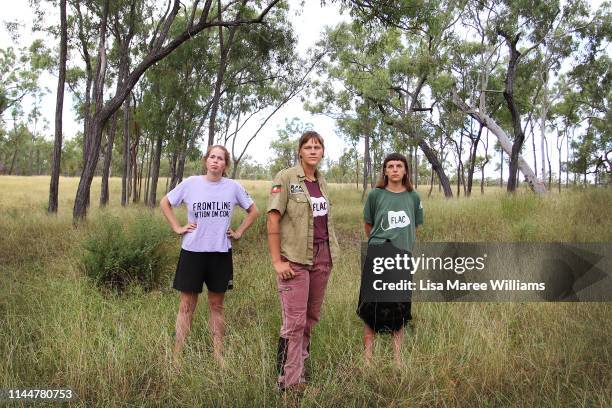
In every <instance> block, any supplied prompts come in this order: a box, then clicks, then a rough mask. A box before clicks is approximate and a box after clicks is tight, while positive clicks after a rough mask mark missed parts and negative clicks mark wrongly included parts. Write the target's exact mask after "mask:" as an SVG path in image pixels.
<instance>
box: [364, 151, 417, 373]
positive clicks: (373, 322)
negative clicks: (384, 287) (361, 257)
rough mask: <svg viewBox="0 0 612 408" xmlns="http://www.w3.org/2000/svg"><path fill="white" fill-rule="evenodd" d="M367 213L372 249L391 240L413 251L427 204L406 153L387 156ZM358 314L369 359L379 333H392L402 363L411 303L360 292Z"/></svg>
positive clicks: (365, 214) (371, 194)
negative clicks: (364, 296)
mask: <svg viewBox="0 0 612 408" xmlns="http://www.w3.org/2000/svg"><path fill="white" fill-rule="evenodd" d="M363 214H364V228H365V233H366V236H367V237H368V247H369V248H372V247H373V246H375V245H383V244H385V243H390V244H391V245H393V247H394V248H395V249H397V250H399V251H405V252H407V253H408V254H411V252H412V248H413V246H414V242H415V240H416V228H417V227H418V226H419V225H421V224H422V223H423V207H422V205H421V199H420V197H419V195H418V193H417V192H416V191H414V189H413V187H412V183H411V182H410V175H409V173H408V163H407V160H406V158H405V157H404V156H403V155H401V154H399V153H391V154H389V155H388V156H387V157H385V160H384V162H383V166H382V174H381V178H380V180H379V181H378V183H377V185H376V188H375V189H374V190H372V191H371V192H370V194H369V195H368V199H367V201H366V203H365V206H364V210H363ZM368 252H370V251H368ZM362 290H363V287H362ZM357 314H358V315H359V317H360V318H361V319H362V320H363V321H364V323H365V324H364V338H363V343H364V349H365V350H364V357H365V360H366V362H369V361H370V360H371V358H372V351H373V348H374V338H375V335H376V333H385V332H387V333H388V332H390V333H392V335H393V350H394V355H395V361H396V363H398V364H399V363H400V359H401V355H400V351H401V344H402V340H403V336H404V331H403V328H404V325H405V324H406V323H407V322H408V321H410V320H411V319H412V315H411V302H409V301H407V302H366V301H363V300H362V293H360V296H359V305H358V307H357Z"/></svg>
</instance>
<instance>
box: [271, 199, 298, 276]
mask: <svg viewBox="0 0 612 408" xmlns="http://www.w3.org/2000/svg"><path fill="white" fill-rule="evenodd" d="M280 219H281V215H280V213H279V212H278V211H275V210H272V211H269V212H268V219H267V222H266V226H267V229H268V249H269V250H270V257H271V258H272V265H273V266H274V270H275V271H276V275H277V276H278V277H279V278H280V279H291V278H293V277H294V276H295V273H293V271H292V270H291V267H290V266H289V262H283V261H282V259H281V255H280Z"/></svg>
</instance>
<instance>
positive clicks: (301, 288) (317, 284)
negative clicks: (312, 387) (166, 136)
mask: <svg viewBox="0 0 612 408" xmlns="http://www.w3.org/2000/svg"><path fill="white" fill-rule="evenodd" d="M313 251H314V254H313V265H302V264H297V263H293V262H291V263H290V265H291V269H292V270H293V272H294V273H295V277H294V278H292V279H289V280H282V279H280V278H277V279H276V283H277V285H278V291H279V296H280V303H281V311H282V317H283V323H282V327H281V330H280V339H279V343H278V354H277V369H278V373H279V376H278V386H279V387H280V388H284V387H287V386H291V385H294V384H298V383H300V382H304V381H305V379H304V361H305V360H306V358H308V355H309V353H310V332H311V330H312V327H313V326H314V325H315V324H316V323H317V322H318V321H319V316H320V315H321V305H322V304H323V297H324V296H325V288H326V287H327V281H328V279H329V275H330V272H331V255H330V252H329V244H328V242H322V243H320V244H314V248H313Z"/></svg>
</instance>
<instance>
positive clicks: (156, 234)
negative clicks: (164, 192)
mask: <svg viewBox="0 0 612 408" xmlns="http://www.w3.org/2000/svg"><path fill="white" fill-rule="evenodd" d="M170 238H171V234H170V231H169V229H168V227H167V226H166V225H165V224H163V223H162V222H160V220H159V219H156V218H155V217H152V216H145V215H140V216H137V217H136V218H134V219H132V220H129V221H125V220H121V219H119V218H117V217H112V216H107V217H103V218H102V219H101V220H100V222H99V223H98V224H97V225H96V226H95V227H94V228H93V229H92V232H91V234H90V235H89V237H88V238H87V239H85V240H84V242H83V249H84V251H83V253H82V254H81V262H82V263H83V266H84V270H85V273H86V275H87V276H88V277H89V278H91V279H92V280H93V281H94V282H95V283H96V284H97V285H98V286H100V287H105V288H108V289H112V290H116V291H119V292H122V291H124V290H125V289H126V287H127V286H128V285H130V284H137V285H140V286H142V288H143V289H144V290H145V291H150V290H153V289H156V288H159V287H160V284H161V280H162V277H163V276H164V275H165V272H166V271H167V270H168V268H169V261H170V260H169V257H168V256H167V250H166V247H167V245H168V244H169V242H171V240H170Z"/></svg>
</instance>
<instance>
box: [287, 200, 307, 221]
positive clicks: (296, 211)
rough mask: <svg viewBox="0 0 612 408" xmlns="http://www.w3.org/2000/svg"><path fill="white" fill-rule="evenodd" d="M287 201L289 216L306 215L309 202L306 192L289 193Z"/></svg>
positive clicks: (298, 216) (299, 216)
mask: <svg viewBox="0 0 612 408" xmlns="http://www.w3.org/2000/svg"><path fill="white" fill-rule="evenodd" d="M287 201H288V202H287V212H288V213H289V216H290V217H291V218H302V217H307V216H308V209H309V207H308V206H309V204H308V198H307V197H306V194H290V195H289V200H287Z"/></svg>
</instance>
